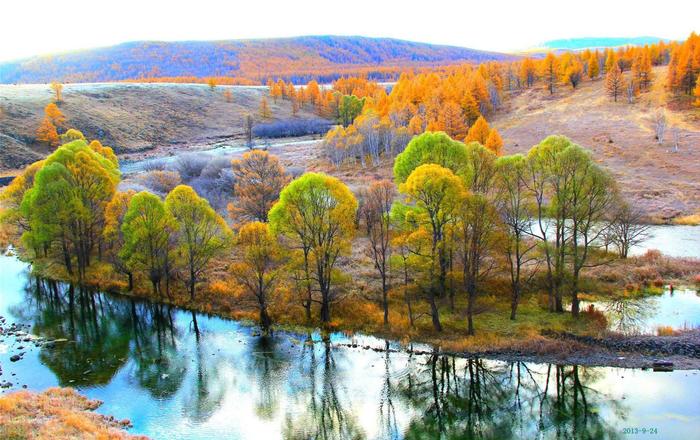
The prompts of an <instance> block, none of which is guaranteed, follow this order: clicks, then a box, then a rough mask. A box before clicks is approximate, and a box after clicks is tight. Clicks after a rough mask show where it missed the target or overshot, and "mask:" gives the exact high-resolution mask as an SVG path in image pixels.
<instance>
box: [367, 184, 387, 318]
mask: <svg viewBox="0 0 700 440" xmlns="http://www.w3.org/2000/svg"><path fill="white" fill-rule="evenodd" d="M395 194H396V190H395V189H394V185H393V184H392V183H391V182H389V181H387V180H381V181H378V182H374V183H372V184H371V185H370V187H369V188H368V189H367V191H365V192H364V193H363V194H362V195H363V197H362V198H361V202H362V203H361V205H360V217H361V219H362V220H363V221H364V227H365V229H366V231H367V237H368V238H369V254H370V257H371V258H372V262H373V263H374V268H375V269H376V270H377V272H378V273H379V277H380V278H381V282H382V308H383V309H384V324H385V325H387V324H389V288H390V286H389V268H390V265H389V260H390V258H391V239H392V237H391V217H390V212H391V205H392V203H393V201H394V195H395Z"/></svg>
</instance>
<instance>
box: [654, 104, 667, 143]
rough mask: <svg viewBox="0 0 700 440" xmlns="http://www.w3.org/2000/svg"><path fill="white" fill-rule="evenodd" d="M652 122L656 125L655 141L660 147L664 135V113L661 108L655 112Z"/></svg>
mask: <svg viewBox="0 0 700 440" xmlns="http://www.w3.org/2000/svg"><path fill="white" fill-rule="evenodd" d="M654 121H655V123H656V125H655V128H656V141H657V142H658V143H659V145H661V144H663V143H664V134H665V133H666V111H665V110H664V109H663V108H660V109H658V110H657V111H656V114H655V117H654Z"/></svg>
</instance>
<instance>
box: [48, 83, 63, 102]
mask: <svg viewBox="0 0 700 440" xmlns="http://www.w3.org/2000/svg"><path fill="white" fill-rule="evenodd" d="M51 90H53V93H54V102H61V101H63V84H61V83H60V82H58V81H52V82H51Z"/></svg>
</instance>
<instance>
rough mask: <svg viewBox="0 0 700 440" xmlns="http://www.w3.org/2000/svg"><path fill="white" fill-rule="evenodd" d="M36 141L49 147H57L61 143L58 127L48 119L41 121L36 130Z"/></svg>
mask: <svg viewBox="0 0 700 440" xmlns="http://www.w3.org/2000/svg"><path fill="white" fill-rule="evenodd" d="M36 139H37V140H38V141H39V142H46V143H47V144H48V145H49V146H52V147H55V146H57V145H58V143H59V137H58V131H57V130H56V126H55V125H54V124H53V123H52V122H51V120H50V119H49V118H48V117H45V118H44V119H43V120H42V121H41V125H39V128H37V130H36Z"/></svg>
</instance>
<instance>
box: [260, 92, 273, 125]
mask: <svg viewBox="0 0 700 440" xmlns="http://www.w3.org/2000/svg"><path fill="white" fill-rule="evenodd" d="M259 114H260V118H261V119H263V120H264V119H270V118H271V117H272V113H271V112H270V106H269V105H268V104H267V98H266V97H265V96H263V97H262V98H261V99H260V110H259Z"/></svg>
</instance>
